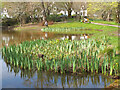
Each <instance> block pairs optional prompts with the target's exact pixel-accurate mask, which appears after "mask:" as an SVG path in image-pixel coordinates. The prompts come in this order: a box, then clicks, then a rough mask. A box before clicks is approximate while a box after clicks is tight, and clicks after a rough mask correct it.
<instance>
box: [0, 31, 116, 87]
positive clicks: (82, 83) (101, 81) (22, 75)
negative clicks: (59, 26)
mask: <svg viewBox="0 0 120 90" xmlns="http://www.w3.org/2000/svg"><path fill="white" fill-rule="evenodd" d="M80 36H81V35H78V34H77V35H67V34H54V33H43V32H41V31H37V32H36V31H24V32H23V31H21V32H19V31H4V32H2V45H7V46H8V45H11V44H18V43H20V42H22V41H25V40H34V39H65V38H68V39H71V40H79V39H80ZM0 60H1V62H2V88H48V87H49V88H63V87H64V88H67V87H70V88H104V87H106V86H108V85H109V84H110V83H112V82H113V81H114V80H113V79H111V78H109V77H107V76H104V75H101V74H96V75H88V74H82V75H71V74H63V75H61V74H58V73H53V72H40V71H34V70H33V71H25V70H24V71H21V70H20V69H19V68H15V67H13V66H10V65H7V63H6V62H4V60H3V59H2V54H1V53H0Z"/></svg>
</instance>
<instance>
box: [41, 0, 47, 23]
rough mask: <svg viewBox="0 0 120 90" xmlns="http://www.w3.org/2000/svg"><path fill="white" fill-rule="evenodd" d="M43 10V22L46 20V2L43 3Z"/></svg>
mask: <svg viewBox="0 0 120 90" xmlns="http://www.w3.org/2000/svg"><path fill="white" fill-rule="evenodd" d="M41 3H42V8H43V21H45V20H46V11H45V6H44V2H43V1H42V2H41Z"/></svg>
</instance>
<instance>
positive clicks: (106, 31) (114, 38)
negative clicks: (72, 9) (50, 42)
mask: <svg viewBox="0 0 120 90" xmlns="http://www.w3.org/2000/svg"><path fill="white" fill-rule="evenodd" d="M71 27H84V29H92V31H90V32H88V31H84V33H95V34H93V36H92V37H91V38H96V39H99V37H102V36H104V35H106V36H108V37H110V41H109V43H111V44H112V45H113V46H115V47H116V49H117V48H118V34H116V35H113V33H114V32H117V31H118V28H117V27H112V26H102V25H95V24H91V23H81V22H69V23H59V24H53V25H49V28H71ZM97 30H103V31H99V32H98V31H97ZM96 31H97V32H96ZM54 33H66V32H64V31H62V32H54ZM68 33H69V34H73V33H77V34H81V31H78V32H73V31H72V30H71V31H70V32H68Z"/></svg>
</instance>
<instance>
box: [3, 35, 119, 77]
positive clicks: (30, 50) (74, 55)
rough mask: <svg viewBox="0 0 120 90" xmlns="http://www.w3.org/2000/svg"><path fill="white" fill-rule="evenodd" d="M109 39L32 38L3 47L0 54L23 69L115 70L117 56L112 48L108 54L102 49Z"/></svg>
mask: <svg viewBox="0 0 120 90" xmlns="http://www.w3.org/2000/svg"><path fill="white" fill-rule="evenodd" d="M107 46H108V39H107V38H106V37H103V38H101V39H100V40H95V39H88V40H80V41H78V40H74V41H71V40H68V39H65V40H34V41H25V42H22V43H21V44H18V45H11V46H8V47H5V46H4V47H3V48H2V57H3V58H4V60H5V61H6V62H7V63H9V64H10V65H14V66H15V67H17V68H21V69H24V70H26V69H27V70H33V69H37V70H41V71H55V72H60V73H67V72H71V73H77V72H80V73H84V72H87V73H103V74H107V75H114V74H115V75H117V74H118V59H115V57H116V51H115V49H114V48H113V52H112V53H111V55H107V54H104V56H101V55H100V54H101V52H102V51H103V50H104V49H105V48H107Z"/></svg>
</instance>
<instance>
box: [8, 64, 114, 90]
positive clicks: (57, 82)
mask: <svg viewBox="0 0 120 90" xmlns="http://www.w3.org/2000/svg"><path fill="white" fill-rule="evenodd" d="M6 66H7V68H8V72H9V73H10V72H11V73H14V75H15V76H16V77H17V75H18V74H20V78H21V80H23V85H24V87H34V88H48V87H51V88H53V87H54V88H61V87H62V88H63V87H64V88H104V87H106V86H107V85H109V84H110V83H111V82H113V80H112V79H110V78H108V77H106V76H103V75H100V74H96V75H88V74H84V75H83V74H82V75H71V74H63V75H61V74H59V73H54V72H43V71H42V72H41V71H36V70H32V71H29V70H24V71H23V70H20V69H19V68H16V67H14V66H10V65H9V64H7V63H6ZM18 77H19V76H18ZM18 80H19V79H18ZM18 82H19V81H18ZM13 84H15V83H13Z"/></svg>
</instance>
